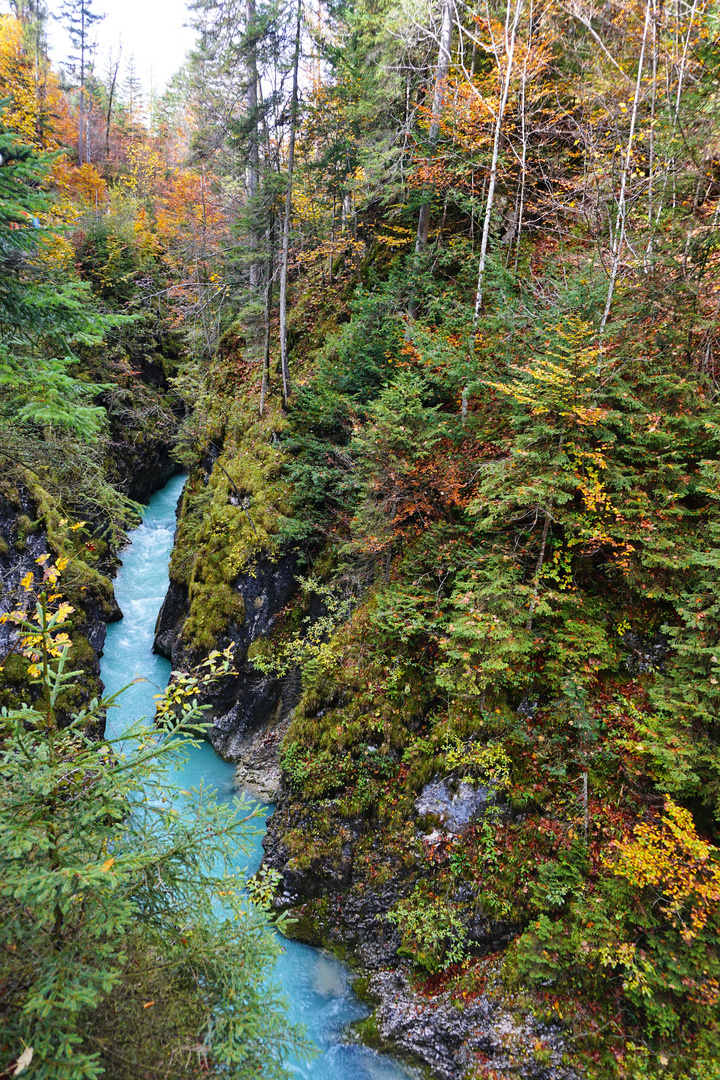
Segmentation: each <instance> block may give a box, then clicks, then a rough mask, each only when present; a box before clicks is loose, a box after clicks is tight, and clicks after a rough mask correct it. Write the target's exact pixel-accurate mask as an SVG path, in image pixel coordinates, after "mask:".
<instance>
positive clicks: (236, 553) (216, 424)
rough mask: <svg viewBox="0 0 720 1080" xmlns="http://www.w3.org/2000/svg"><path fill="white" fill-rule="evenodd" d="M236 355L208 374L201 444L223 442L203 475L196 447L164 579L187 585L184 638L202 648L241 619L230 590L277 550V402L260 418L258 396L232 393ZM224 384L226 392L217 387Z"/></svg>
mask: <svg viewBox="0 0 720 1080" xmlns="http://www.w3.org/2000/svg"><path fill="white" fill-rule="evenodd" d="M236 369H237V360H236V358H235V357H233V362H232V363H230V362H229V361H228V360H227V358H222V357H221V358H220V359H219V360H218V361H217V362H216V364H215V365H214V366H213V369H212V371H211V373H210V376H209V378H210V381H211V383H214V384H215V386H214V393H213V394H212V395H211V397H210V399H209V402H208V415H207V416H206V417H205V432H204V434H205V439H206V445H207V446H210V444H212V445H213V446H214V447H218V445H219V444H220V443H222V444H223V450H222V454H221V455H220V457H219V458H218V459H217V461H216V462H215V463H214V464H213V466H212V468H211V470H210V472H209V475H208V474H207V472H206V468H207V466H208V460H207V457H206V456H205V455H203V454H202V453H200V454H199V455H198V456H199V457H200V458H201V459H202V460H201V464H200V465H199V466H198V467H196V468H195V469H194V470H193V471H192V473H191V476H190V479H189V481H188V483H187V485H186V488H185V492H184V495H183V500H182V504H181V508H180V516H179V523H178V534H177V540H176V544H175V548H174V550H173V554H172V559H171V562H170V577H171V579H172V580H173V581H176V582H179V583H182V584H184V585H186V586H187V587H188V592H189V599H190V611H189V615H188V618H187V620H186V623H185V626H184V631H183V640H184V642H185V644H186V645H187V646H189V647H191V648H198V649H202V650H204V651H207V650H209V649H211V648H213V647H214V646H215V645H216V644H217V641H218V638H219V636H220V635H221V634H222V633H223V632H225V631H226V630H227V629H228V627H229V626H230V624H231V623H238V622H241V621H242V619H243V618H244V612H243V610H242V601H241V599H240V597H239V596H238V595H237V592H236V590H235V588H234V586H235V584H236V582H237V579H238V577H239V576H240V575H241V574H243V573H245V572H247V571H248V570H250V571H251V567H252V565H253V563H254V562H255V561H256V560H257V559H258V557H259V556H260V555H270V556H271V557H272V555H273V554H277V553H278V551H279V544H278V531H279V527H280V523H281V520H282V517H283V513H284V511H285V507H286V504H287V501H288V489H287V484H286V482H285V480H284V478H283V470H284V458H283V453H282V451H281V450H280V448H279V446H278V445H276V441H275V440H274V438H273V433H277V432H279V431H282V430H283V428H284V427H285V426H286V423H287V422H286V420H285V419H284V418H283V416H282V415H281V414H280V411H279V408H278V406H277V404H274V405H273V406H272V407H270V408H268V409H267V410H266V413H265V416H264V417H263V418H260V417H259V416H258V413H257V402H256V401H254V400H252V399H251V398H249V397H248V396H247V395H246V394H243V393H237V392H236V391H235V384H234V383H233V379H234V377H235V374H236ZM223 390H224V391H225V393H223Z"/></svg>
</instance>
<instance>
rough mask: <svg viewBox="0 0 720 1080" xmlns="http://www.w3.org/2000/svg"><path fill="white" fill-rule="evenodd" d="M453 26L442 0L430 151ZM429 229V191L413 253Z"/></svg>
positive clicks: (449, 1) (447, 2)
mask: <svg viewBox="0 0 720 1080" xmlns="http://www.w3.org/2000/svg"><path fill="white" fill-rule="evenodd" d="M452 28H453V0H444V3H443V13H442V24H441V27H440V49H439V52H438V62H437V69H436V71H435V92H434V94H433V103H432V119H431V121H430V131H429V132H428V146H429V150H430V153H432V151H433V150H434V149H435V144H436V143H437V140H438V135H439V134H440V118H441V115H442V109H443V102H444V99H445V80H446V79H447V74H448V70H449V68H450V47H451V45H452ZM429 229H430V192H426V193H425V195H424V199H423V203H422V205H421V207H420V215H419V217H418V228H417V239H416V241H415V253H416V254H417V255H419V254H421V252H423V251H424V250H425V248H426V247H427V239H428V232H429Z"/></svg>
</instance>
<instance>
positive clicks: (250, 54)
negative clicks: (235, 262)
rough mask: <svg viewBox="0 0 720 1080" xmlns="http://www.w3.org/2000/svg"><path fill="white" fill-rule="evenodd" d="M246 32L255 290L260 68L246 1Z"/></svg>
mask: <svg viewBox="0 0 720 1080" xmlns="http://www.w3.org/2000/svg"><path fill="white" fill-rule="evenodd" d="M246 18H247V24H246V32H247V33H248V35H249V39H250V40H249V42H248V51H247V76H248V87H247V92H246V95H245V104H246V106H247V112H248V120H249V122H250V138H249V147H248V170H247V193H248V201H249V204H250V220H251V226H250V244H251V252H252V255H253V259H252V262H251V263H250V286H251V288H252V289H256V288H257V287H258V285H259V284H260V260H259V259H257V258H256V257H255V256H256V255H257V252H258V249H259V247H260V238H259V236H258V226H257V212H258V209H257V197H258V192H259V190H260V136H259V130H258V68H257V42H256V40H255V37H254V34H255V26H254V24H255V0H247V8H246Z"/></svg>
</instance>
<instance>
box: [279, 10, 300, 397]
mask: <svg viewBox="0 0 720 1080" xmlns="http://www.w3.org/2000/svg"><path fill="white" fill-rule="evenodd" d="M301 22H302V0H298V6H297V20H296V24H295V56H294V59H293V81H292V104H291V107H290V144H289V146H288V177H287V191H286V192H285V218H284V221H283V238H282V263H281V265H280V367H281V369H282V383H283V404H284V406H285V408H287V403H288V397H289V395H290V368H289V364H288V347H287V273H288V253H289V250H290V218H291V216H292V185H293V166H294V164H295V130H296V128H297V114H298V68H299V66H300V28H301Z"/></svg>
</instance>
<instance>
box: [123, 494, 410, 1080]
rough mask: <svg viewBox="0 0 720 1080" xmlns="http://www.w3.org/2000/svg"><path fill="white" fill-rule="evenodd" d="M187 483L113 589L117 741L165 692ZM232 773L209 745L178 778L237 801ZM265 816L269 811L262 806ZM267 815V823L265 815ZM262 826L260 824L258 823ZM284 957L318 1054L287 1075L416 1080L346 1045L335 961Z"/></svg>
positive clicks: (256, 857)
mask: <svg viewBox="0 0 720 1080" xmlns="http://www.w3.org/2000/svg"><path fill="white" fill-rule="evenodd" d="M183 484H184V477H182V476H175V477H173V478H172V479H171V480H170V481H169V482H168V483H167V484H166V486H165V487H164V488H163V489H162V490H161V491H159V492H157V493H156V494H155V495H153V497H152V498H151V500H150V504H149V506H148V508H147V510H146V511H145V514H144V517H143V523H142V525H140V527H139V528H138V529H136V530H135V531H134V532H133V533H132V534H131V544H130V546H129V547H127V548H126V549H125V551H124V552H123V560H122V567H121V569H120V572H119V573H118V576H117V580H116V582H115V595H116V597H117V601H118V603H119V605H120V608H121V610H122V612H123V616H124V617H123V619H122V621H121V622H118V623H114V624H112V625H110V626H108V631H107V638H106V641H105V652H104V656H103V658H102V661H101V674H102V679H103V682H104V683H105V693H106V694H113V693H116V692H117V691H118V690H120V689H121V688H122V687H124V686H127V685H128V683H131V681H132V680H133V679H134V678H135V677H136V676H138V675H140V676H142V677H143V679H144V680H147V681H143V682H136V683H134V684H133V685H131V686H129V688H128V689H127V690H126V691H125V693H124V694H123V696H122V698H121V699H120V706H119V708H114V709H111V710H110V712H109V714H108V723H107V734H108V737H110V738H112V737H120V736H122V734H123V732H124V731H125V730H126V729H127V727H128V726H129V725H130V723H131V722H132V721H133V720H135V719H137V718H138V717H141V716H151V715H152V714H153V712H154V702H153V695H154V694H156V693H157V692H158V690H159V689H162V688H164V687H165V686H166V684H167V681H168V678H169V676H170V664H169V662H168V661H167V660H165V659H164V658H163V657H160V656H157V655H156V654H154V653H153V651H152V645H153V632H154V629H155V620H156V618H157V614H158V611H159V610H160V606H161V604H162V602H163V599H164V597H165V593H166V592H167V588H168V562H169V559H170V552H171V550H172V544H173V537H174V532H175V508H176V506H177V502H178V499H179V497H180V494H181V492H182V488H183ZM234 773H235V766H234V765H232V764H228V763H227V762H225V761H223V760H222V758H220V757H218V756H217V754H215V752H214V751H213V749H212V747H211V746H210V745H209V743H204V744H203V745H201V746H199V747H197V748H194V749H192V750H191V752H190V759H189V761H188V762H187V764H186V766H185V768H184V770H183V776H182V783H183V786H185V787H195V786H198V785H200V783H203V784H204V785H205V786H206V787H214V788H215V789H216V791H217V793H218V798H219V799H224V800H227V801H230V800H232V799H233V798H234V797H235V794H236V788H235V785H234ZM263 811H266V812H267V815H269V814H271V813H272V807H270V806H268V807H263ZM267 815H266V816H267ZM259 823H260V824H264V822H263V818H260V819H259ZM261 839H262V831H261V830H260V829H259V830H258V832H257V834H256V836H255V837H254V839H253V844H252V850H251V851H250V853H249V854H242V853H239V854H238V860H237V866H238V867H239V868H242V869H246V870H250V871H252V870H254V869H255V868H256V867H257V866H258V865H259V862H260V859H261V857H262V846H261ZM282 946H283V952H282V954H281V956H280V959H279V960H278V963H277V967H276V970H275V979H276V981H277V982H278V983H279V984H280V986H281V987H282V991H283V993H284V995H285V997H286V999H287V1002H288V1005H289V1011H290V1017H291V1019H292V1020H293V1021H295V1022H299V1023H302V1024H304V1025H305V1027H306V1029H307V1031H308V1033H309V1035H310V1037H311V1039H312V1041H313V1042H314V1043H315V1045H316V1047H317V1048H318V1055H317V1056H316V1057H315V1058H314V1059H313V1061H312V1062H310V1063H309V1064H300V1063H297V1062H293V1063H292V1064H291V1066H290V1071H291V1072H292V1073H293V1075H295V1076H297V1077H302V1078H303V1080H407V1078H408V1077H410V1076H412V1075H414V1074H413V1073H411V1072H408V1071H407V1070H406V1069H405V1068H404V1067H403V1066H401V1065H399V1064H397V1063H395V1062H393V1061H391V1060H389V1059H388V1058H385V1057H382V1056H381V1055H379V1054H376V1053H375V1052H373V1051H372V1050H369V1049H367V1048H366V1047H364V1046H360V1045H358V1044H356V1043H353V1042H350V1041H347V1039H346V1037H345V1034H344V1032H345V1030H346V1028H347V1025H348V1024H349V1023H350V1022H351V1021H353V1020H357V1019H360V1018H361V1017H363V1016H365V1015H366V1013H367V1009H366V1008H365V1007H364V1006H363V1005H362V1004H361V1003H360V1002H359V1001H358V1000H357V998H356V997H355V996H354V995H353V994H352V991H351V990H350V982H351V976H350V973H349V971H348V969H347V968H346V967H345V965H343V964H341V963H340V962H339V961H338V960H336V959H335V958H334V957H332V956H330V955H328V954H327V953H323V952H321V951H319V950H317V949H313V948H310V947H308V946H306V945H300V944H298V943H296V942H293V941H287V940H285V939H283V942H282Z"/></svg>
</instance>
